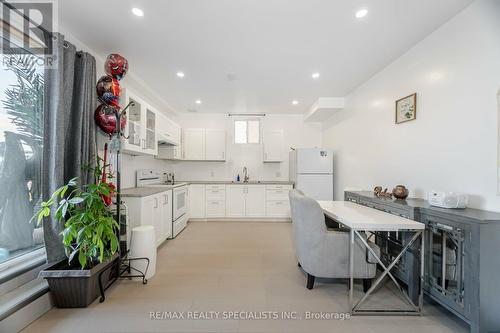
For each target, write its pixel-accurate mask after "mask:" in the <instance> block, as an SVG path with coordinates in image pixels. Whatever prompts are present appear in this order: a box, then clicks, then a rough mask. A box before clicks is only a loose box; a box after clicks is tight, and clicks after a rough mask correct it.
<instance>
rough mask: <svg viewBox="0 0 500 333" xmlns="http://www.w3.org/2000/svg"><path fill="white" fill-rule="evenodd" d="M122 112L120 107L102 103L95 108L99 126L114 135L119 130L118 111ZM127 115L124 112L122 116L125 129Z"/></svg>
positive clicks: (121, 120) (122, 126)
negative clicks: (117, 126) (117, 122)
mask: <svg viewBox="0 0 500 333" xmlns="http://www.w3.org/2000/svg"><path fill="white" fill-rule="evenodd" d="M117 112H120V109H119V108H116V107H113V106H109V105H106V104H101V105H99V106H98V107H97V109H95V112H94V120H95V122H96V124H97V126H99V128H100V129H101V130H102V131H103V132H104V133H106V134H109V135H112V134H113V133H115V132H116V131H117V128H116V113H117ZM126 124H127V117H126V116H125V115H124V114H123V115H122V116H121V117H120V127H121V130H123V129H125V125H126Z"/></svg>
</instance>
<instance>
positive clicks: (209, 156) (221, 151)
mask: <svg viewBox="0 0 500 333" xmlns="http://www.w3.org/2000/svg"><path fill="white" fill-rule="evenodd" d="M205 159H206V160H210V161H224V160H225V159H226V132H225V131H224V130H215V129H207V130H206V131H205Z"/></svg>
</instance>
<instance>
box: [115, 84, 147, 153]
mask: <svg viewBox="0 0 500 333" xmlns="http://www.w3.org/2000/svg"><path fill="white" fill-rule="evenodd" d="M120 102H121V105H128V104H129V103H131V102H132V103H133V104H131V105H130V107H129V108H128V110H127V125H126V126H125V131H124V132H125V133H124V134H125V135H124V138H126V139H124V142H123V151H124V152H128V153H133V152H137V153H141V152H142V150H143V147H144V142H145V140H144V131H145V129H144V112H143V105H142V101H140V100H139V99H138V98H136V97H135V96H132V95H131V94H130V92H129V91H128V90H127V89H124V90H123V91H122V97H121V101H120Z"/></svg>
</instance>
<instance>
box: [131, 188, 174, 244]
mask: <svg viewBox="0 0 500 333" xmlns="http://www.w3.org/2000/svg"><path fill="white" fill-rule="evenodd" d="M122 200H123V202H124V203H125V205H126V206H127V208H128V215H129V226H128V227H129V228H130V229H132V228H134V227H137V226H141V225H152V226H153V227H154V228H155V237H156V246H159V245H160V244H161V243H163V242H164V241H165V240H166V239H167V238H171V237H172V190H169V191H165V192H161V193H158V194H154V195H150V196H147V197H123V198H122Z"/></svg>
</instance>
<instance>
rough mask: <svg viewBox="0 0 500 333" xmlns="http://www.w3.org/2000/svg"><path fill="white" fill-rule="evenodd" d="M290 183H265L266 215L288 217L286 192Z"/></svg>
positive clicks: (288, 202)
mask: <svg viewBox="0 0 500 333" xmlns="http://www.w3.org/2000/svg"><path fill="white" fill-rule="evenodd" d="M292 188H293V186H292V185H266V216H267V217H273V218H290V217H291V213H290V201H289V200H288V193H289V192H290V191H291V190H292Z"/></svg>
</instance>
